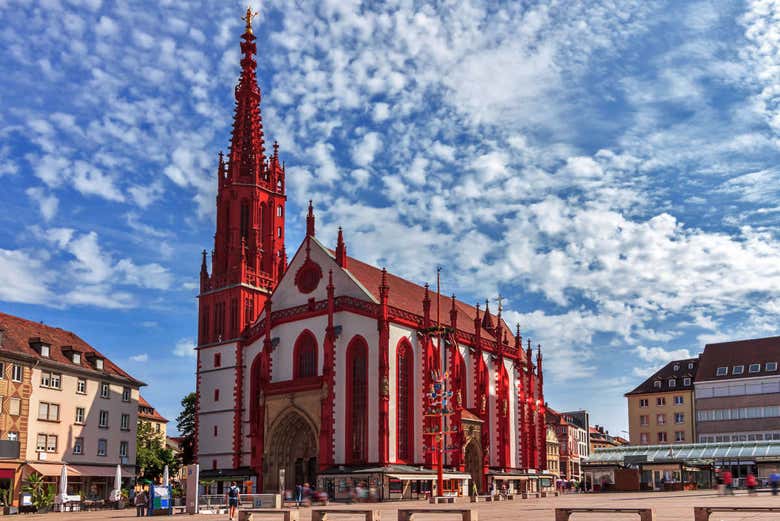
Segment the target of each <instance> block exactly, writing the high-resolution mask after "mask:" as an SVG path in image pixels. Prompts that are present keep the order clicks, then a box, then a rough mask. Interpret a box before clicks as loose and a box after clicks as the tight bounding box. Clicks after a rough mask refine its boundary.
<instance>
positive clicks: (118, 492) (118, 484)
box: [111, 464, 122, 501]
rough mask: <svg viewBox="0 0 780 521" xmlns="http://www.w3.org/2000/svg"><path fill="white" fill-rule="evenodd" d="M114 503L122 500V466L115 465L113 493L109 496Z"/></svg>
mask: <svg viewBox="0 0 780 521" xmlns="http://www.w3.org/2000/svg"><path fill="white" fill-rule="evenodd" d="M111 495H112V496H113V497H112V498H111V499H113V500H114V501H119V500H120V499H121V498H122V465H120V464H117V466H116V476H114V492H113V494H111Z"/></svg>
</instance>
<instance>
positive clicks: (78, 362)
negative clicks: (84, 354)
mask: <svg viewBox="0 0 780 521" xmlns="http://www.w3.org/2000/svg"><path fill="white" fill-rule="evenodd" d="M71 360H73V363H74V364H76V365H81V353H77V352H76V351H74V352H73V354H72V355H71Z"/></svg>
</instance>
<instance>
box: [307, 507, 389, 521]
mask: <svg viewBox="0 0 780 521" xmlns="http://www.w3.org/2000/svg"><path fill="white" fill-rule="evenodd" d="M337 514H358V515H361V516H363V517H364V518H365V521H380V515H379V510H366V509H361V510H357V509H356V510H344V509H341V508H340V509H338V510H325V509H323V508H312V509H311V521H328V516H329V515H337Z"/></svg>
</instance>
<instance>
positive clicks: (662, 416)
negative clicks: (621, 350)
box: [625, 358, 699, 445]
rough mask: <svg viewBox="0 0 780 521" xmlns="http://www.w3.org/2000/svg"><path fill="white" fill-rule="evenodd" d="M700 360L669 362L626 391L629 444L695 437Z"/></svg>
mask: <svg viewBox="0 0 780 521" xmlns="http://www.w3.org/2000/svg"><path fill="white" fill-rule="evenodd" d="M698 365H699V360H698V359H696V358H689V359H686V360H675V361H672V362H669V363H668V364H666V365H665V366H663V367H662V368H661V369H659V370H658V371H656V372H655V373H654V374H653V375H652V376H651V377H650V378H648V379H647V380H645V381H644V382H642V383H641V384H640V385H639V386H637V388H636V389H634V390H633V391H631V392H629V393H626V395H625V396H626V398H627V399H628V432H629V438H630V440H631V445H663V444H666V443H690V442H693V441H694V440H695V439H696V437H695V434H696V419H695V415H694V396H693V391H694V378H695V376H696V374H697V367H698Z"/></svg>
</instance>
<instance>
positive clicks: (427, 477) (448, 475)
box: [387, 472, 471, 481]
mask: <svg viewBox="0 0 780 521" xmlns="http://www.w3.org/2000/svg"><path fill="white" fill-rule="evenodd" d="M387 477H388V478H392V479H400V480H401V481H418V480H419V481H432V480H434V479H436V474H435V473H430V474H427V473H426V474H388V475H387ZM442 478H443V479H471V474H464V473H462V472H445V473H444V474H443V475H442Z"/></svg>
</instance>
